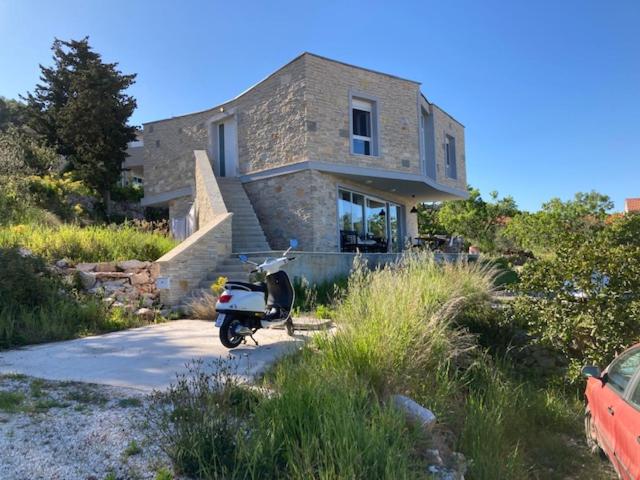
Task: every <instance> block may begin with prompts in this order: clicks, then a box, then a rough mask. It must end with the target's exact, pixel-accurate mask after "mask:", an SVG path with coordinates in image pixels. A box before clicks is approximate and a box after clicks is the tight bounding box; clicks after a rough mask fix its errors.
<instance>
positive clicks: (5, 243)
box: [0, 224, 176, 262]
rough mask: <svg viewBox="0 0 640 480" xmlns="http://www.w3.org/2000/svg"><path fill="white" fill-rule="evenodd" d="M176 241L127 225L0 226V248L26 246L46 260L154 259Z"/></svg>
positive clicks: (170, 247)
mask: <svg viewBox="0 0 640 480" xmlns="http://www.w3.org/2000/svg"><path fill="white" fill-rule="evenodd" d="M175 245H176V242H175V241H173V240H172V239H170V238H168V237H165V236H163V235H158V234H153V233H145V232H140V231H139V230H137V229H135V228H134V227H132V226H130V225H120V226H115V225H110V226H89V227H80V226H78V225H70V224H65V225H59V226H47V225H41V224H30V225H13V226H9V227H1V228H0V248H11V247H25V248H28V249H29V250H31V251H32V252H33V253H34V254H36V255H39V256H41V257H43V258H45V259H46V260H48V261H52V260H58V259H61V258H67V259H69V260H71V261H74V262H100V261H115V260H127V259H133V258H135V259H138V260H147V261H154V260H157V259H158V258H159V257H161V256H162V255H164V254H165V253H166V252H168V251H169V250H171V249H172V248H173V247H174V246H175Z"/></svg>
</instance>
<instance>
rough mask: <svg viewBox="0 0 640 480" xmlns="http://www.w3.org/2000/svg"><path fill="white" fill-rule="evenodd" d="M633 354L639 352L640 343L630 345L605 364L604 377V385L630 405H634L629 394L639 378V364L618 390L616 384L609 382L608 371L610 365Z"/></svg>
mask: <svg viewBox="0 0 640 480" xmlns="http://www.w3.org/2000/svg"><path fill="white" fill-rule="evenodd" d="M635 354H640V345H638V346H635V347H631V348H629V349H628V350H626V351H624V352H623V353H621V354H620V355H618V357H616V358H615V359H614V360H613V361H612V362H611V363H610V364H609V365H608V366H607V370H606V375H607V377H606V382H605V386H606V387H608V388H609V389H610V390H612V391H613V392H615V393H616V394H617V395H619V396H620V398H622V399H624V400H625V401H626V402H627V403H629V404H630V405H633V406H635V404H633V403H631V401H630V395H631V391H632V390H633V389H634V388H635V387H636V384H637V383H638V381H639V379H640V366H638V367H636V371H635V372H634V373H633V374H632V375H631V378H630V379H629V381H628V382H627V384H626V385H625V387H624V389H623V390H622V391H620V390H619V388H618V387H617V386H616V387H614V384H613V383H612V382H611V377H610V374H609V372H610V371H611V367H613V366H615V365H616V364H618V363H620V362H622V361H624V360H625V359H627V358H628V357H630V356H632V355H635ZM636 408H640V407H636Z"/></svg>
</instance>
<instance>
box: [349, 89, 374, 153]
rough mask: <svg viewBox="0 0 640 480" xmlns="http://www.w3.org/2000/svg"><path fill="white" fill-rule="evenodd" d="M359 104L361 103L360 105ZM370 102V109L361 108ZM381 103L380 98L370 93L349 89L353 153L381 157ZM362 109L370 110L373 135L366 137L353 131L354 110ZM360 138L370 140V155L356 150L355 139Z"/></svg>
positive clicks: (350, 145) (350, 146) (350, 141)
mask: <svg viewBox="0 0 640 480" xmlns="http://www.w3.org/2000/svg"><path fill="white" fill-rule="evenodd" d="M358 104H359V105H358ZM362 104H368V106H369V109H368V110H367V109H366V108H360V107H362V106H363V105H362ZM379 105H380V103H379V102H378V99H377V98H376V97H374V96H372V95H368V94H366V93H362V92H356V91H353V90H350V91H349V151H350V153H351V155H359V156H363V157H379V156H380V155H379V152H380V131H379V122H378V117H379ZM354 110H361V111H365V112H366V111H368V112H369V115H370V129H371V132H370V133H371V137H365V136H362V135H355V134H354V133H353V130H354V124H353V111H354ZM355 140H360V141H364V142H369V155H367V154H366V153H359V152H356V151H355V149H354V141H355Z"/></svg>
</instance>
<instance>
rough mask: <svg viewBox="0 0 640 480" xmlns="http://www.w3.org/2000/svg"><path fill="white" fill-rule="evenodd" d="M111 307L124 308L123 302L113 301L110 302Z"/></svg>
mask: <svg viewBox="0 0 640 480" xmlns="http://www.w3.org/2000/svg"><path fill="white" fill-rule="evenodd" d="M111 308H124V303H122V302H119V301H115V302H113V303H112V304H111Z"/></svg>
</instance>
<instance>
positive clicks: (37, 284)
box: [0, 248, 141, 348]
mask: <svg viewBox="0 0 640 480" xmlns="http://www.w3.org/2000/svg"><path fill="white" fill-rule="evenodd" d="M0 271H2V276H1V277H0V348H2V347H11V346H16V345H26V344H32V343H40V342H45V341H51V340H64V339H68V338H73V337H76V336H79V335H86V334H89V333H99V332H107V331H113V330H120V329H123V328H129V327H132V326H139V325H141V321H140V320H138V319H137V318H136V317H134V316H131V315H129V314H126V313H125V312H124V311H121V310H117V309H115V310H113V311H107V309H106V308H105V307H104V306H103V305H102V304H101V302H100V300H99V299H96V298H93V297H85V296H83V295H81V294H79V293H78V292H75V291H73V290H72V289H71V287H70V286H69V285H67V284H65V283H63V282H62V280H61V279H60V278H58V277H57V276H55V275H54V274H52V273H51V272H50V271H49V269H48V268H47V267H46V265H45V263H44V262H43V260H42V259H40V258H38V257H32V256H24V255H23V254H21V253H20V252H19V251H18V250H16V249H5V248H0Z"/></svg>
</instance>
